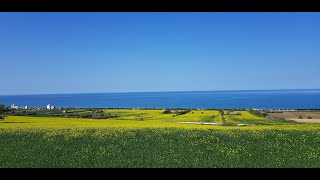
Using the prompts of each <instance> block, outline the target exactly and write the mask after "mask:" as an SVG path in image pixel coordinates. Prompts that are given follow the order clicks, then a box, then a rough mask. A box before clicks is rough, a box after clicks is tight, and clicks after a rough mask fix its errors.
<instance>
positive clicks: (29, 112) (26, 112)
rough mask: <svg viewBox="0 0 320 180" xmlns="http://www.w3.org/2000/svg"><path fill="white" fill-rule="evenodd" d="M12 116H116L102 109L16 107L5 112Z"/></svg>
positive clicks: (103, 117)
mask: <svg viewBox="0 0 320 180" xmlns="http://www.w3.org/2000/svg"><path fill="white" fill-rule="evenodd" d="M6 114H7V115H12V116H31V117H65V118H88V119H108V118H114V117H118V116H116V115H113V114H110V113H104V112H103V110H102V109H60V110H58V109H53V110H47V109H41V110H36V109H18V110H15V109H14V110H10V111H9V112H7V113H6Z"/></svg>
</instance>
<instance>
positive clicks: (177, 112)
mask: <svg viewBox="0 0 320 180" xmlns="http://www.w3.org/2000/svg"><path fill="white" fill-rule="evenodd" d="M189 112H191V109H165V110H164V111H163V114H174V115H176V116H179V115H183V114H187V113H189Z"/></svg>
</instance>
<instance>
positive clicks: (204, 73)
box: [0, 13, 320, 95]
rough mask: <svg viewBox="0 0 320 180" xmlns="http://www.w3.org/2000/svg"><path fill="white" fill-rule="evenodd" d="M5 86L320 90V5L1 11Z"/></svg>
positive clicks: (34, 89) (10, 90) (16, 89)
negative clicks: (291, 9) (283, 9)
mask: <svg viewBox="0 0 320 180" xmlns="http://www.w3.org/2000/svg"><path fill="white" fill-rule="evenodd" d="M0 77H1V82H0V94H2V95H5V94H49V93H90V92H92V93H94V92H139V91H192V90H251V89H252V90H256V89H320V13H0Z"/></svg>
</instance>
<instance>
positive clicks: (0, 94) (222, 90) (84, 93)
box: [0, 89, 320, 96]
mask: <svg viewBox="0 0 320 180" xmlns="http://www.w3.org/2000/svg"><path fill="white" fill-rule="evenodd" d="M302 90H320V89H255V90H254V89H243V90H189V91H188V90H184V91H183V90H181V91H129V92H121V91H120V92H119V91H118V92H87V93H79V92H78V93H70V92H68V93H39V94H0V96H24V95H62V94H118V93H119V94H120V93H170V92H230V91H302Z"/></svg>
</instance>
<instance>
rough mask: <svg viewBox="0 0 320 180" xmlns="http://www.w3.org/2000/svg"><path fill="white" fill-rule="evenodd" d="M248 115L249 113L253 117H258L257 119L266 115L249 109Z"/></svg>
mask: <svg viewBox="0 0 320 180" xmlns="http://www.w3.org/2000/svg"><path fill="white" fill-rule="evenodd" d="M248 112H249V113H251V114H252V115H255V116H258V117H264V118H265V117H267V115H268V114H267V113H265V112H260V111H257V110H254V109H249V111H248Z"/></svg>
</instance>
